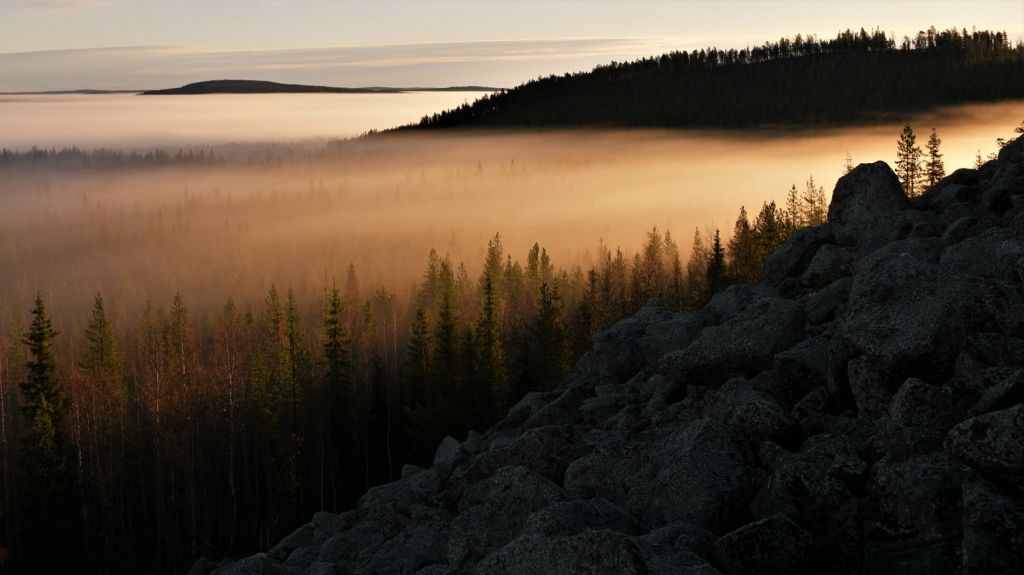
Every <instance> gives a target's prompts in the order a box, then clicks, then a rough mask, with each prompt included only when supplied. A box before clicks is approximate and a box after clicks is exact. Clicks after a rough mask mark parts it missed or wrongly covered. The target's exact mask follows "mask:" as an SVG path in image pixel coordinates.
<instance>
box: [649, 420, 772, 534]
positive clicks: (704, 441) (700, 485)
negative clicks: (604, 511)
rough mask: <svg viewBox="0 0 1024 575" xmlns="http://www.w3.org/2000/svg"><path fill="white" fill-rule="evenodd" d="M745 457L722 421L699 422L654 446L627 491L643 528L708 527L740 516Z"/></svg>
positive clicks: (746, 488)
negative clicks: (678, 523) (672, 525)
mask: <svg viewBox="0 0 1024 575" xmlns="http://www.w3.org/2000/svg"><path fill="white" fill-rule="evenodd" d="M750 459H751V456H750V455H749V454H748V453H746V448H745V447H744V446H743V445H742V444H740V443H738V442H737V441H736V438H735V437H734V435H733V434H732V433H731V431H730V430H729V429H728V428H727V427H726V426H725V425H724V424H723V423H718V422H714V421H709V420H706V419H705V420H699V421H697V422H695V423H692V424H690V425H688V426H687V427H685V428H683V429H681V430H679V431H677V432H675V433H673V434H672V435H670V436H668V437H666V438H665V439H664V440H663V441H660V442H658V443H657V444H656V446H655V448H654V449H653V450H652V451H651V452H650V453H649V456H648V458H647V461H645V462H644V467H643V470H642V474H641V478H646V479H640V480H639V481H634V482H633V485H632V489H630V492H629V503H631V504H632V505H633V508H631V509H629V511H631V512H632V513H633V514H635V515H638V516H639V517H640V519H641V521H642V523H643V524H644V525H646V526H655V525H662V524H664V523H666V522H669V521H676V520H684V521H687V522H689V523H691V524H693V525H695V526H698V527H703V528H706V529H710V530H713V531H719V530H722V529H727V528H729V527H731V526H734V525H736V523H737V522H738V521H739V520H740V518H742V517H743V515H744V514H745V512H746V508H747V503H748V502H749V500H750V498H751V497H752V496H753V494H754V487H753V482H754V475H753V474H752V472H751V471H752V470H751V468H750V466H749V464H748V461H749V460H750Z"/></svg>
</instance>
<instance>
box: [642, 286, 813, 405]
mask: <svg viewBox="0 0 1024 575" xmlns="http://www.w3.org/2000/svg"><path fill="white" fill-rule="evenodd" d="M803 326H804V314H803V307H802V306H800V304H798V303H797V302H794V301H791V300H787V299H782V298H766V299H763V300H760V301H758V302H755V303H753V304H751V306H750V307H748V308H747V309H746V310H744V311H743V312H742V313H740V314H739V315H737V316H735V317H733V318H732V319H730V320H728V321H726V322H725V323H723V324H721V325H718V326H714V327H709V328H706V329H704V331H703V332H701V334H700V336H698V337H697V339H696V340H694V341H693V343H691V344H690V345H688V346H687V347H686V348H685V349H682V350H680V351H675V352H670V353H667V354H665V355H664V356H663V357H662V358H661V361H660V362H659V369H660V370H661V371H662V373H665V374H666V375H668V376H669V377H671V378H673V379H676V380H677V381H683V382H686V383H688V384H693V385H715V384H720V383H722V382H724V381H725V379H726V377H727V376H728V375H729V374H732V373H736V374H750V375H753V374H756V373H758V372H759V371H761V370H763V369H765V368H768V367H770V366H771V362H772V359H773V358H774V356H775V354H776V353H778V352H780V351H783V350H786V349H788V348H790V347H792V346H793V345H794V344H795V343H797V342H798V341H799V340H800V339H801V337H802V336H803Z"/></svg>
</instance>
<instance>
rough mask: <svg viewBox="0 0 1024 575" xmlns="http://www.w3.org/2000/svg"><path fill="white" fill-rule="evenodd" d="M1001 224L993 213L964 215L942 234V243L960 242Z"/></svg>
mask: <svg viewBox="0 0 1024 575" xmlns="http://www.w3.org/2000/svg"><path fill="white" fill-rule="evenodd" d="M999 224H1000V219H999V218H997V217H995V216H993V215H988V214H985V215H977V216H975V215H970V216H964V217H962V218H960V219H958V220H956V221H955V222H953V223H951V224H949V226H948V227H947V228H946V231H945V232H943V234H942V243H944V244H946V245H953V244H958V243H960V242H962V241H964V240H966V239H967V238H971V237H974V236H977V235H978V234H980V233H982V232H984V231H987V230H990V229H992V228H994V227H996V226H998V225H999Z"/></svg>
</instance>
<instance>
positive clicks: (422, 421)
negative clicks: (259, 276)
mask: <svg viewBox="0 0 1024 575" xmlns="http://www.w3.org/2000/svg"><path fill="white" fill-rule="evenodd" d="M787 203H788V205H789V206H790V208H789V209H780V208H777V207H776V205H775V203H774V202H769V203H765V204H764V205H763V206H762V208H761V210H760V212H759V213H758V214H757V216H756V217H755V218H754V219H753V221H751V220H750V219H749V218H748V216H747V213H746V211H745V210H741V211H740V214H739V216H738V217H737V221H736V225H735V228H734V232H733V237H732V239H731V240H729V241H726V240H724V239H723V238H722V235H721V234H720V232H719V231H718V230H714V231H713V232H712V231H711V230H710V228H709V229H707V230H706V231H705V232H704V233H703V234H702V233H700V232H699V231H698V232H695V238H694V244H693V249H692V253H691V255H690V258H689V260H688V261H686V260H684V259H683V258H681V256H680V250H679V248H678V246H677V244H676V242H675V240H674V239H673V238H672V237H671V235H670V234H669V233H661V232H659V231H658V230H657V229H656V228H655V229H652V230H651V231H650V232H649V233H648V234H647V238H646V242H645V244H644V246H643V248H642V249H641V250H639V251H637V252H636V253H634V254H627V253H624V252H623V251H622V250H621V249H617V250H615V251H614V252H612V251H610V250H607V249H604V250H603V251H602V252H601V253H600V254H599V257H598V258H597V259H598V263H597V264H596V265H594V266H593V267H591V268H590V269H587V270H583V269H581V268H580V267H578V266H574V267H572V268H570V269H560V268H557V267H556V266H555V265H554V264H553V263H552V261H551V258H550V256H549V255H548V253H547V251H546V250H545V249H544V248H542V247H541V246H539V245H537V244H534V246H533V247H532V248H531V249H530V250H529V251H528V253H527V255H526V259H525V262H523V261H520V260H519V259H517V258H514V257H513V256H512V255H511V254H510V253H507V252H506V251H505V247H504V245H503V244H502V240H501V237H500V236H498V235H495V236H494V237H493V238H492V239H491V241H490V242H489V243H488V245H487V249H486V257H485V260H484V265H483V270H482V271H481V273H480V274H479V276H478V277H470V275H469V274H468V272H467V270H466V265H465V264H464V263H461V262H455V261H453V260H452V259H451V258H449V257H448V256H440V255H439V254H437V253H436V252H434V251H432V252H431V253H430V255H429V257H428V259H427V263H426V265H425V269H424V271H423V274H422V279H421V280H420V281H419V282H418V283H417V284H416V285H414V286H413V287H412V288H411V289H410V290H409V291H408V292H407V293H406V292H396V291H392V290H389V289H388V288H386V287H385V286H382V285H367V284H364V283H363V282H362V281H361V280H360V277H359V274H358V270H356V268H355V267H354V266H350V267H349V268H348V271H347V273H343V275H342V277H341V278H333V277H332V278H326V277H325V278H324V284H323V285H322V286H321V287H322V291H321V293H320V295H319V296H314V297H312V298H309V297H305V298H304V297H302V296H297V295H296V294H295V292H294V291H293V290H292V289H290V288H287V287H285V286H280V287H275V286H270V288H269V290H268V291H267V292H266V293H265V296H264V297H263V298H262V302H261V303H258V304H256V305H247V304H244V303H239V300H234V299H229V300H228V301H227V302H225V303H224V304H223V305H222V306H220V308H219V309H214V310H210V311H206V312H202V311H199V312H197V311H194V310H193V309H192V308H191V306H190V303H189V301H187V300H186V299H185V298H183V297H182V296H181V294H180V293H179V294H177V295H175V296H174V297H173V298H172V299H171V301H168V302H154V303H151V304H149V305H147V306H146V308H145V310H144V311H143V312H142V313H141V315H140V316H138V317H137V318H134V319H133V320H131V321H126V322H119V321H117V320H116V319H115V317H114V316H113V315H112V314H111V313H110V311H109V307H108V306H107V305H106V304H105V301H107V300H104V299H103V294H97V295H96V297H95V301H94V303H93V305H92V308H91V312H90V311H89V310H81V312H82V315H85V316H86V317H88V318H89V320H88V322H87V323H86V324H85V326H84V328H82V329H80V330H76V331H69V330H68V329H67V326H66V325H62V324H61V323H60V322H59V321H58V322H55V323H54V322H53V318H52V314H51V313H50V312H49V311H48V308H47V303H49V302H45V301H43V299H41V298H37V301H36V304H35V307H34V309H33V310H32V315H31V316H30V315H29V314H28V313H27V312H28V311H29V309H28V306H25V307H26V309H25V310H24V312H26V313H20V314H16V315H15V316H14V319H13V320H9V321H8V322H7V323H5V324H2V325H0V422H2V424H3V425H0V433H2V437H0V458H2V461H3V464H4V469H5V470H6V475H5V480H4V482H3V484H2V485H0V489H2V490H3V493H2V494H0V501H3V502H4V503H5V506H4V509H5V519H6V521H5V523H4V525H3V532H2V536H3V538H2V541H3V542H4V543H5V544H6V545H7V546H8V547H9V552H10V560H11V561H12V565H11V566H12V567H13V568H14V569H15V570H16V572H58V571H61V570H63V571H66V572H75V571H82V572H151V571H154V570H155V571H159V572H166V573H180V572H184V571H185V570H187V568H188V566H189V564H190V563H191V561H192V560H193V559H194V558H196V557H199V556H207V557H222V556H225V555H232V554H234V555H238V554H245V553H249V552H252V551H254V550H258V549H267V548H268V546H269V545H270V543H271V542H272V541H275V540H277V539H278V538H280V537H281V536H282V535H284V534H286V533H287V532H289V531H290V530H291V529H293V528H294V526H295V525H297V524H299V523H300V522H301V521H303V520H304V519H305V518H307V517H309V515H310V514H311V513H313V512H314V511H317V510H334V511H341V510H344V509H346V508H348V507H350V506H351V505H353V503H354V502H355V500H356V498H357V497H358V496H359V495H360V494H362V493H364V492H365V491H366V489H368V488H369V487H371V486H373V485H377V484H380V483H383V482H387V481H391V480H394V479H396V478H397V477H398V475H399V474H400V471H401V468H402V465H403V464H406V463H415V464H420V465H426V464H429V463H430V461H431V456H432V454H433V450H434V448H435V446H436V445H437V444H438V442H439V441H440V440H441V439H442V438H443V437H444V436H446V435H453V436H457V437H465V436H466V433H467V431H468V430H470V429H476V430H481V431H482V430H484V429H486V428H487V427H489V426H490V425H492V424H493V423H494V422H495V421H497V419H498V418H499V417H500V416H501V415H502V414H503V413H504V412H505V411H506V410H507V409H508V408H509V407H510V406H511V405H513V404H514V403H515V402H517V401H518V400H519V399H520V398H521V397H522V396H523V395H524V394H526V393H527V392H529V391H545V390H550V389H552V388H553V387H554V386H556V385H557V384H558V383H559V382H560V381H562V379H563V378H564V377H565V376H566V375H567V373H568V371H569V370H570V368H571V366H572V365H573V364H574V363H575V361H576V360H577V359H578V358H579V357H580V356H581V355H582V354H583V353H584V352H585V351H586V350H587V349H589V348H590V341H591V337H592V336H593V335H594V334H595V333H596V332H597V331H599V330H601V329H602V328H604V327H607V326H609V325H610V324H612V323H614V322H615V321H617V320H619V319H622V318H624V317H627V316H629V315H631V314H632V313H634V312H635V311H636V310H637V309H639V308H640V307H641V306H643V305H644V304H645V302H647V301H648V300H649V298H652V297H657V298H661V299H662V300H663V301H664V302H665V303H667V304H668V305H670V306H673V307H676V308H680V309H694V308H696V307H698V306H700V305H702V304H703V303H704V302H706V301H707V300H708V299H709V298H710V297H711V295H712V294H713V293H715V292H717V291H721V290H722V289H724V288H725V287H726V286H727V285H729V284H730V283H732V282H747V281H751V280H753V279H754V277H755V276H756V273H757V272H758V270H759V269H760V267H761V265H762V263H763V262H764V259H765V258H766V257H767V255H768V254H770V253H771V252H772V251H773V250H774V249H775V248H776V247H777V246H778V245H779V244H780V243H781V242H782V241H784V240H785V238H786V237H788V235H789V234H790V233H792V232H793V231H794V230H796V229H797V228H799V227H801V226H803V225H814V224H818V223H821V221H823V218H824V217H825V207H826V204H825V196H824V191H823V190H822V189H821V188H820V187H816V186H815V185H814V184H813V182H808V184H807V187H806V188H805V190H804V191H803V192H802V193H798V192H797V191H796V190H795V189H794V190H792V191H791V195H790V201H789V202H787ZM55 297H56V298H57V299H59V295H58V296H55ZM8 317H10V316H8ZM55 330H56V332H59V333H60V335H59V336H58V335H57V333H56V332H55ZM19 396H20V397H19ZM54 537H59V538H60V540H61V541H62V543H61V545H62V550H61V553H60V554H53V553H52V552H51V546H52V545H53V542H54Z"/></svg>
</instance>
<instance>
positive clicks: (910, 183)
mask: <svg viewBox="0 0 1024 575" xmlns="http://www.w3.org/2000/svg"><path fill="white" fill-rule="evenodd" d="M896 177H897V178H899V181H900V185H902V186H903V191H904V192H905V193H906V194H907V195H908V196H910V197H914V196H917V195H920V180H921V148H919V147H918V146H917V136H915V135H914V129H913V128H912V127H911V126H910V124H909V123H908V124H905V125H904V126H903V131H902V132H901V133H900V138H899V140H898V141H897V143H896Z"/></svg>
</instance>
